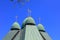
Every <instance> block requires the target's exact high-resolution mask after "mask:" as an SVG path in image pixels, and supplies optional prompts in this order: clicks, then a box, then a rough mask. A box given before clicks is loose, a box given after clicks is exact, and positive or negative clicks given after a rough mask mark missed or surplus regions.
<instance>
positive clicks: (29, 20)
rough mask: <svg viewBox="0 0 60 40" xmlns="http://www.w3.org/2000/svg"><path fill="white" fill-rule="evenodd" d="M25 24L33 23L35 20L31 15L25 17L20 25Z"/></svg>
mask: <svg viewBox="0 0 60 40" xmlns="http://www.w3.org/2000/svg"><path fill="white" fill-rule="evenodd" d="M25 25H35V21H34V19H33V18H32V17H27V18H26V19H25V20H24V21H23V24H22V27H23V26H25Z"/></svg>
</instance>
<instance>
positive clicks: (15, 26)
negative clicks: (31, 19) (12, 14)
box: [11, 22, 20, 30]
mask: <svg viewBox="0 0 60 40" xmlns="http://www.w3.org/2000/svg"><path fill="white" fill-rule="evenodd" d="M11 29H13V30H14V29H20V25H19V24H18V22H14V23H13V25H12V28H11Z"/></svg>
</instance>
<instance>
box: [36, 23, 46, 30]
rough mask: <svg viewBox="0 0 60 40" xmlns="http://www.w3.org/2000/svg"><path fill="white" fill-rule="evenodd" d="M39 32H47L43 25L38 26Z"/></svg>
mask: <svg viewBox="0 0 60 40" xmlns="http://www.w3.org/2000/svg"><path fill="white" fill-rule="evenodd" d="M37 28H38V30H44V31H45V29H44V27H43V25H42V24H38V27H37Z"/></svg>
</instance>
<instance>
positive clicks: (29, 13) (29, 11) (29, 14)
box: [28, 8, 31, 17]
mask: <svg viewBox="0 0 60 40" xmlns="http://www.w3.org/2000/svg"><path fill="white" fill-rule="evenodd" d="M30 16H31V10H30V9H29V8H28V17H30Z"/></svg>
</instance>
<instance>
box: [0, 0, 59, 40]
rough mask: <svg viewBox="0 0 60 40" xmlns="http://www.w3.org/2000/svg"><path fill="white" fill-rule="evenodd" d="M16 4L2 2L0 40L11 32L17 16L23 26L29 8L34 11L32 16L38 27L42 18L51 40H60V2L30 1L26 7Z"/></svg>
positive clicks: (1, 0)
mask: <svg viewBox="0 0 60 40" xmlns="http://www.w3.org/2000/svg"><path fill="white" fill-rule="evenodd" d="M14 4H15V3H14V2H13V3H12V2H10V1H9V0H0V40H2V39H3V37H4V36H5V35H6V34H7V33H8V32H9V31H10V28H11V25H12V24H13V23H14V22H15V20H16V18H15V16H16V15H17V16H18V22H19V24H20V26H21V25H22V22H23V20H24V19H25V18H26V17H27V16H28V13H27V9H28V8H30V9H31V11H32V13H31V16H32V17H33V18H34V20H35V22H36V25H37V24H38V17H40V19H41V20H40V23H41V24H43V25H44V28H45V30H46V31H47V32H48V34H49V35H50V36H51V38H52V39H53V40H60V38H59V37H60V0H30V2H29V3H25V5H21V4H18V3H16V6H15V5H14Z"/></svg>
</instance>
